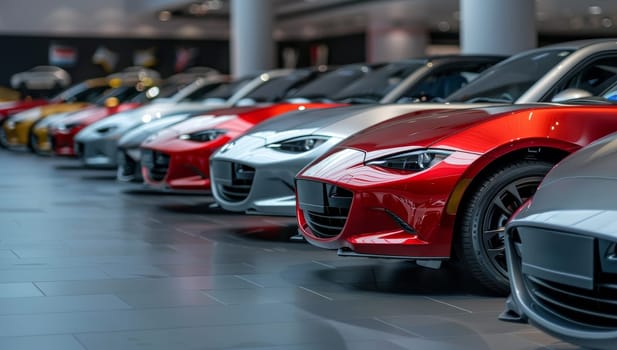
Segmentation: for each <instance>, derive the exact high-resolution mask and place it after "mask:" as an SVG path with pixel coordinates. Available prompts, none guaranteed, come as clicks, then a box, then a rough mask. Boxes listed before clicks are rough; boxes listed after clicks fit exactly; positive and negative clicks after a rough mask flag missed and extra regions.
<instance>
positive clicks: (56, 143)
mask: <svg viewBox="0 0 617 350" xmlns="http://www.w3.org/2000/svg"><path fill="white" fill-rule="evenodd" d="M81 129H83V126H80V127H75V128H72V129H70V130H57V129H56V130H50V140H51V145H52V147H53V151H54V153H55V154H56V155H59V156H69V157H74V156H76V155H77V153H78V151H79V150H77V152H76V149H75V135H77V133H78V132H79V131H80V130H81Z"/></svg>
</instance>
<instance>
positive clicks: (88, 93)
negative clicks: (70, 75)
mask: <svg viewBox="0 0 617 350" xmlns="http://www.w3.org/2000/svg"><path fill="white" fill-rule="evenodd" d="M107 89H109V86H107V85H101V86H89V85H88V84H86V83H80V84H77V85H73V86H71V87H70V88H68V89H66V90H64V91H62V92H61V93H59V94H58V95H56V96H54V97H53V98H52V99H51V102H52V103H64V102H94V101H96V99H97V98H98V97H99V96H100V95H101V94H102V93H104V92H105V91H106V90H107Z"/></svg>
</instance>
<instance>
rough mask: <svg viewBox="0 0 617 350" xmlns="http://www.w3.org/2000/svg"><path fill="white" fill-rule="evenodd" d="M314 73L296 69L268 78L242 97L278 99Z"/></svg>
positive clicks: (263, 100) (260, 99) (266, 99)
mask: <svg viewBox="0 0 617 350" xmlns="http://www.w3.org/2000/svg"><path fill="white" fill-rule="evenodd" d="M314 73H315V72H312V71H310V70H296V71H293V72H292V73H291V74H289V75H286V76H283V77H276V78H270V80H268V81H266V82H264V83H263V84H261V85H260V86H258V87H257V88H255V90H253V91H251V92H250V93H249V94H247V95H246V96H245V97H244V99H248V100H251V101H254V102H276V101H280V100H281V99H282V98H283V97H285V95H287V94H288V93H290V91H291V90H293V89H295V88H296V87H298V85H300V84H303V83H304V82H306V80H307V79H309V78H311V77H314V76H316V74H314Z"/></svg>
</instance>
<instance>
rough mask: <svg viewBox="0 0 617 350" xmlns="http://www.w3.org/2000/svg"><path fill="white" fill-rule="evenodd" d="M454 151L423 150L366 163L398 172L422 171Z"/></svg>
mask: <svg viewBox="0 0 617 350" xmlns="http://www.w3.org/2000/svg"><path fill="white" fill-rule="evenodd" d="M452 153H453V152H452V151H444V150H435V149H421V150H415V151H411V152H406V153H399V154H395V155H392V156H387V157H384V158H380V159H375V160H371V161H369V162H366V165H373V166H379V167H382V168H390V169H397V170H408V171H422V170H426V169H428V168H430V167H432V166H434V165H435V164H437V163H439V162H441V161H442V160H444V159H446V158H447V157H448V156H449V155H450V154H452Z"/></svg>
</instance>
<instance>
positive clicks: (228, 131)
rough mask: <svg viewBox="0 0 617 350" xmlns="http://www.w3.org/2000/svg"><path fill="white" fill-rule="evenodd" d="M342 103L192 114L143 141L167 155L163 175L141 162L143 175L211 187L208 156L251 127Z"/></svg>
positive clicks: (158, 183) (168, 183)
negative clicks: (211, 133) (205, 138)
mask: <svg viewBox="0 0 617 350" xmlns="http://www.w3.org/2000/svg"><path fill="white" fill-rule="evenodd" d="M338 106H341V105H340V104H333V103H309V104H295V103H280V104H275V105H267V106H262V107H237V108H231V109H223V110H215V111H213V112H212V113H210V115H208V116H200V117H194V118H191V119H189V120H187V121H184V122H181V123H178V124H175V125H174V126H173V127H171V128H169V129H166V130H163V131H161V132H160V133H158V134H157V135H154V136H153V137H152V138H149V139H147V140H146V141H144V143H143V144H142V156H143V153H144V152H157V153H159V154H163V155H166V156H167V157H169V164H168V167H167V169H166V171H165V174H164V176H161V177H160V178H156V177H154V176H153V175H152V166H147V165H144V164H142V175H143V177H144V179H145V182H146V183H147V184H148V185H151V186H155V187H163V188H171V189H183V190H204V191H208V190H210V175H209V174H210V169H209V159H210V155H212V153H213V152H214V151H216V150H217V149H218V148H219V147H221V146H222V145H224V144H225V143H227V142H229V141H231V140H233V139H235V138H236V137H237V136H239V135H240V134H242V133H243V132H245V131H246V130H248V129H249V128H251V127H253V126H254V125H256V124H258V123H260V122H262V121H264V120H267V119H269V118H273V117H275V116H277V115H279V114H282V113H286V112H290V111H297V110H305V109H311V108H333V107H338ZM209 129H215V130H224V131H225V133H224V134H223V135H221V136H219V137H217V138H216V139H214V140H212V141H209V142H197V141H191V140H186V139H181V138H180V136H181V135H189V134H191V133H194V132H199V131H203V130H209Z"/></svg>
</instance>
